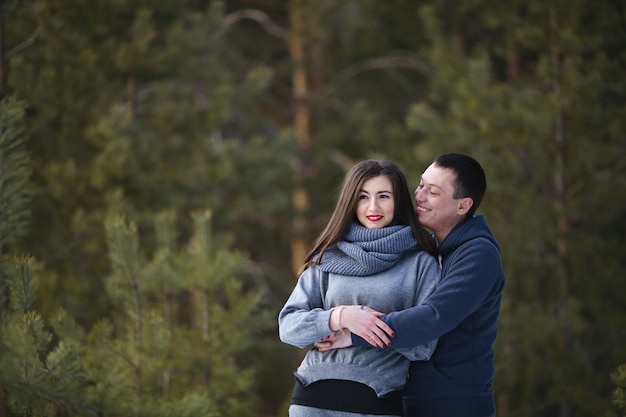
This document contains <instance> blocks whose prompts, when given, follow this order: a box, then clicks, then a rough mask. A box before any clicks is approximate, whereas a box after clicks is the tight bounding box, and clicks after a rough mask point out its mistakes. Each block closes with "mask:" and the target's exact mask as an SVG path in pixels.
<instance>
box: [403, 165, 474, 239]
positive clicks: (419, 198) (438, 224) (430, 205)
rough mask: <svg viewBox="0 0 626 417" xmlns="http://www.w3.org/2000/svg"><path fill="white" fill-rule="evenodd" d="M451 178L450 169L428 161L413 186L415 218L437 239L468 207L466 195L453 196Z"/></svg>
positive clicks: (447, 232) (446, 234)
mask: <svg viewBox="0 0 626 417" xmlns="http://www.w3.org/2000/svg"><path fill="white" fill-rule="evenodd" d="M455 180H456V174H455V173H454V172H453V171H452V170H450V169H447V168H441V167H438V166H436V165H435V164H431V165H430V166H429V167H428V168H427V169H426V171H424V173H423V174H422V178H421V179H420V184H419V186H418V187H417V189H416V190H415V194H414V196H415V202H416V203H417V210H416V212H417V216H418V218H419V221H420V223H421V224H422V225H424V226H426V227H428V228H429V229H431V230H432V231H433V232H434V233H435V237H436V238H437V241H438V242H439V243H441V242H442V241H443V240H444V239H445V238H446V236H448V234H449V233H450V231H451V230H452V229H453V228H454V226H456V225H457V224H458V223H460V222H461V221H462V220H463V219H464V218H465V213H467V211H468V210H469V207H471V201H472V200H471V199H470V198H461V199H454V198H453V195H454V182H455ZM468 204H469V206H468Z"/></svg>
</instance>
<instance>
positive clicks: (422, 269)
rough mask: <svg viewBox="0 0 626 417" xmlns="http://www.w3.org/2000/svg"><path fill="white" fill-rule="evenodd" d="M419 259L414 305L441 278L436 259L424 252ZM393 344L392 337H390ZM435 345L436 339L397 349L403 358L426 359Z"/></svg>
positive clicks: (433, 288)
mask: <svg viewBox="0 0 626 417" xmlns="http://www.w3.org/2000/svg"><path fill="white" fill-rule="evenodd" d="M418 256H420V260H419V268H418V271H417V277H416V279H417V281H418V285H417V291H416V293H415V305H420V304H422V303H423V302H424V300H425V299H426V298H428V296H429V295H430V294H432V293H433V292H434V291H435V288H436V286H437V284H438V283H439V281H440V280H441V267H440V266H439V263H438V261H437V260H436V259H435V258H434V257H432V256H430V255H428V254H426V253H424V252H423V253H421V254H420V255H418ZM391 343H392V346H393V339H391ZM436 347H437V339H435V340H431V341H430V342H427V343H424V344H423V345H418V346H414V347H409V348H403V349H397V350H396V351H397V352H398V353H400V354H401V355H402V356H404V357H405V358H407V359H409V360H412V361H427V360H429V359H430V357H431V356H432V354H433V352H434V351H435V348H436Z"/></svg>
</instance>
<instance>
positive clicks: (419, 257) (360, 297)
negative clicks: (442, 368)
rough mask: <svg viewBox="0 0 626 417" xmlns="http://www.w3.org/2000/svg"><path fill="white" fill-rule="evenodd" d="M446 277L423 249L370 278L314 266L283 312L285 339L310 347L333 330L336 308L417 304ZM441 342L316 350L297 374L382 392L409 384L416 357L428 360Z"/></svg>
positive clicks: (389, 308) (281, 330)
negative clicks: (351, 382) (443, 276)
mask: <svg viewBox="0 0 626 417" xmlns="http://www.w3.org/2000/svg"><path fill="white" fill-rule="evenodd" d="M440 277H441V269H440V267H439V265H438V263H437V261H436V259H435V258H433V257H432V256H431V255H429V254H428V253H426V252H423V251H411V252H408V253H406V254H405V255H404V256H403V257H402V258H401V259H400V260H399V261H398V262H397V263H396V264H395V265H394V266H393V267H391V268H390V269H387V270H385V271H382V272H378V273H376V274H373V275H368V276H360V277H356V276H346V275H340V274H335V273H327V272H322V271H321V270H320V268H319V267H317V266H312V267H310V268H308V269H307V270H306V271H304V272H303V273H302V275H301V276H300V278H299V279H298V283H297V284H296V287H295V288H294V290H293V292H292V293H291V296H290V297H289V299H288V300H287V302H286V304H285V306H284V307H283V308H282V310H281V311H280V313H279V316H278V324H279V335H280V339H281V340H282V341H283V342H285V343H288V344H290V345H293V346H297V347H299V348H304V347H306V346H309V345H311V344H313V343H314V342H316V341H318V340H319V339H321V338H322V337H324V336H326V335H328V334H331V333H333V332H332V330H331V329H330V326H329V319H330V309H331V308H333V307H335V306H338V305H353V304H361V305H366V306H368V307H371V308H373V309H375V310H378V311H382V312H391V311H398V310H403V309H406V308H409V307H413V306H415V305H417V304H420V303H421V302H422V301H423V300H424V299H425V298H426V297H427V296H428V295H430V294H431V293H432V292H433V290H434V288H435V286H436V284H437V282H438V281H439V279H440ZM392 344H393V340H392ZM436 344H437V341H436V340H433V341H430V342H428V343H426V344H424V345H421V346H417V347H414V348H407V349H399V350H394V349H372V348H368V347H349V348H345V349H334V350H332V351H330V352H326V353H321V352H319V351H318V350H317V349H315V348H312V349H310V350H309V351H308V352H307V354H306V356H305V358H304V360H303V361H302V363H301V364H300V366H299V367H298V369H297V371H296V372H295V376H296V378H297V379H298V380H299V381H300V382H302V383H303V384H304V385H305V386H307V385H309V384H311V383H313V382H315V381H319V380H323V379H344V380H350V381H356V382H360V383H363V384H366V385H369V386H370V387H372V388H373V389H374V390H375V391H376V393H377V394H378V396H382V395H384V394H387V393H389V392H391V391H395V390H398V389H401V388H403V387H404V385H405V382H406V374H407V371H408V368H409V364H410V361H413V360H428V359H429V358H430V356H431V355H432V353H433V351H434V350H435V346H436Z"/></svg>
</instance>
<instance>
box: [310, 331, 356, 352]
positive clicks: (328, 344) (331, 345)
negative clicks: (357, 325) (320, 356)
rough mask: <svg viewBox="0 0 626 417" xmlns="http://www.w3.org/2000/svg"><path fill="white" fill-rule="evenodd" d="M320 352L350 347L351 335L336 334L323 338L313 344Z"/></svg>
mask: <svg viewBox="0 0 626 417" xmlns="http://www.w3.org/2000/svg"><path fill="white" fill-rule="evenodd" d="M314 345H315V347H316V348H317V350H319V351H320V352H328V351H329V350H332V349H338V348H345V347H350V346H352V335H351V334H350V332H346V331H343V332H336V333H333V334H331V335H328V336H326V337H324V338H323V339H321V340H319V341H317V342H315V343H314Z"/></svg>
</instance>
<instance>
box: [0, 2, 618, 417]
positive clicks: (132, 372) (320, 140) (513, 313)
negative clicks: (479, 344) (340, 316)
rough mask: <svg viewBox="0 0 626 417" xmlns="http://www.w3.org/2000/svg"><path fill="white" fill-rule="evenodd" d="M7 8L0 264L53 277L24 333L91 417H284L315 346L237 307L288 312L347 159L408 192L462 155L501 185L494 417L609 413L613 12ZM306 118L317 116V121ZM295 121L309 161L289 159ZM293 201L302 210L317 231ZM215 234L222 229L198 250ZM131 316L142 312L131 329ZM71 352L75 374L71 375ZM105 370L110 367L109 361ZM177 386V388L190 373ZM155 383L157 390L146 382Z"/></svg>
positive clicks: (493, 221)
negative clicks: (394, 171) (291, 339)
mask: <svg viewBox="0 0 626 417" xmlns="http://www.w3.org/2000/svg"><path fill="white" fill-rule="evenodd" d="M2 7H3V12H4V14H3V16H4V20H3V21H2V22H1V24H2V30H3V33H4V36H3V38H2V42H3V43H4V44H3V45H2V48H0V51H4V54H5V57H4V58H5V59H4V61H3V63H2V74H3V77H2V85H1V86H0V93H1V95H3V96H6V98H5V99H3V101H2V106H3V107H2V113H1V114H0V123H1V125H0V135H2V136H1V137H2V140H3V142H2V143H0V158H6V155H8V153H7V151H6V149H7V148H6V147H3V146H5V144H6V143H8V142H7V140H8V139H7V138H14V139H10V140H13V141H15V140H18V141H19V147H17V148H16V149H18V148H19V153H13V154H12V155H13V158H15V159H13V160H14V161H19V163H18V164H17V165H13V168H10V170H9V169H7V167H8V166H9V165H6V164H4V165H2V166H0V181H2V182H0V193H2V192H5V193H6V190H7V188H6V186H5V184H8V182H7V181H6V180H5V179H4V178H8V176H10V175H12V176H13V177H12V178H20V180H19V181H17V182H15V181H14V182H13V185H12V187H14V188H13V189H14V190H16V192H17V194H11V197H8V198H5V197H3V198H2V200H0V218H1V219H7V218H9V217H7V216H18V217H16V218H18V219H19V221H11V222H8V221H7V222H2V224H1V225H0V229H1V230H2V233H1V234H0V238H1V239H2V240H0V249H2V251H3V253H8V254H12V255H21V254H27V255H28V256H29V258H28V259H30V257H32V259H36V260H37V261H36V263H37V265H40V268H41V270H42V271H45V274H41V276H45V279H39V280H38V284H37V288H38V294H39V296H38V298H37V309H36V310H32V311H33V312H32V313H29V314H31V315H32V319H31V322H32V323H33V325H34V323H35V322H36V321H37V320H40V321H41V323H49V324H48V325H49V326H51V327H52V329H53V330H46V328H45V327H41V329H40V330H41V334H42V337H43V335H44V333H45V332H51V333H49V334H50V335H52V336H51V337H53V340H52V341H51V343H50V344H48V345H45V346H43V345H42V347H40V351H41V353H40V359H41V358H44V357H47V355H52V356H50V359H52V358H55V359H54V360H55V361H57V362H59V363H64V364H65V365H64V366H65V367H66V368H64V369H67V372H68V374H67V375H78V373H76V372H77V371H76V369H77V368H74V363H80V365H81V368H80V369H81V370H82V371H81V372H86V371H87V370H89V372H92V374H90V376H89V378H94V379H95V378H99V379H100V380H101V381H104V382H103V384H100V385H89V384H85V383H84V382H85V380H80V379H71V378H70V379H71V380H72V381H73V382H72V384H74V383H76V382H78V383H79V385H80V387H81V388H80V389H82V390H85V391H84V392H82V394H84V395H85V397H84V398H83V399H88V402H89V404H90V407H91V406H93V407H96V408H97V409H104V408H105V406H108V405H110V404H119V405H120V406H122V404H124V405H123V406H124V407H128V410H130V409H133V410H134V411H135V412H137V408H136V407H138V404H140V403H141V402H140V401H139V402H137V401H135V400H136V399H137V398H151V401H152V399H156V398H159V396H160V397H162V400H155V401H152V403H151V404H152V405H153V406H154V409H152V408H149V409H148V408H142V410H141V411H142V412H143V413H146V415H153V413H154V415H156V414H158V413H167V412H168V410H170V411H171V410H173V409H174V407H178V406H180V409H179V410H182V409H183V408H184V409H185V410H188V411H185V412H186V413H188V414H189V415H191V414H192V413H194V412H202V413H205V414H207V415H209V414H210V413H215V415H228V414H225V413H226V411H225V410H226V409H229V407H232V409H231V411H235V410H238V411H239V412H240V414H239V415H259V416H273V415H276V414H277V413H278V411H277V410H281V412H282V413H283V414H284V410H285V404H286V401H287V400H288V398H289V395H290V391H291V386H292V383H293V381H292V377H291V373H292V371H293V369H294V368H295V366H296V364H297V363H298V360H299V356H300V355H301V352H298V351H295V349H293V348H291V347H288V346H284V345H282V344H281V343H280V342H279V341H278V338H277V337H276V329H275V327H265V324H264V323H265V321H264V320H265V319H267V317H265V316H263V315H260V316H259V317H258V319H259V322H257V321H256V319H255V320H252V319H250V320H251V321H250V323H246V320H248V319H243V318H244V317H256V313H253V312H252V311H249V310H246V306H248V307H252V306H253V305H258V304H259V303H260V304H262V306H263V308H264V309H267V310H264V311H269V312H273V313H270V316H271V315H274V316H275V314H276V313H277V312H278V309H279V308H280V307H281V306H282V303H283V302H284V300H285V298H286V296H287V294H288V293H289V292H290V290H291V288H292V286H293V284H294V282H295V277H294V275H293V271H292V267H291V262H292V260H291V255H292V247H291V245H292V244H293V243H292V238H293V236H294V235H295V234H296V230H295V229H294V223H293V219H294V218H295V217H297V216H303V218H304V219H306V221H305V222H304V223H305V224H304V225H303V227H304V230H298V231H297V232H298V233H297V234H299V235H301V236H300V237H301V238H303V239H305V241H306V242H307V243H310V241H311V239H313V238H314V236H315V235H316V234H317V233H319V231H320V230H321V228H322V227H323V225H324V224H325V222H326V220H327V216H328V215H329V213H330V210H331V209H332V207H333V205H334V200H335V196H336V193H337V190H338V187H339V183H340V181H341V179H342V177H343V174H344V172H345V171H346V170H347V169H348V168H349V167H351V166H352V164H353V163H354V162H355V161H357V160H360V159H364V158H370V157H377V158H378V157H382V158H389V159H392V160H394V161H395V162H396V163H398V165H399V166H401V167H402V168H403V169H405V171H406V173H407V177H408V179H409V182H410V183H411V184H414V185H415V184H417V182H418V180H419V175H420V173H421V172H422V171H423V169H424V168H425V167H426V166H427V165H428V164H429V162H430V161H431V160H432V159H433V158H434V157H435V156H437V155H438V154H440V153H443V152H464V153H468V154H470V155H472V156H474V157H476V158H477V159H478V160H479V161H480V162H481V163H482V164H483V166H484V168H485V170H486V173H487V176H488V182H489V187H488V193H487V196H486V198H485V201H484V202H483V204H482V206H481V209H480V211H482V212H483V213H485V214H486V215H487V218H488V220H489V223H490V225H491V227H492V229H493V230H494V233H495V234H496V237H497V238H498V241H499V243H500V245H501V247H502V250H503V256H504V265H505V269H506V273H507V287H506V290H505V291H506V292H505V296H504V301H503V306H502V315H501V323H500V335H499V338H498V342H497V345H496V350H497V357H496V367H497V375H496V380H495V390H496V396H497V402H498V415H499V416H501V417H502V416H504V417H507V416H511V417H518V416H519V417H522V416H533V417H535V416H553V415H559V416H561V417H577V416H581V417H582V416H585V417H586V416H588V415H598V416H600V415H607V416H612V415H615V414H614V413H615V412H614V409H613V408H612V401H611V398H612V395H613V391H614V389H615V386H614V382H613V381H612V380H611V377H610V375H612V374H613V373H615V372H616V369H617V367H618V366H619V365H620V364H623V363H624V362H626V356H625V355H626V352H625V351H624V349H623V348H622V347H623V346H624V344H625V342H626V334H625V333H624V330H623V329H625V328H626V312H625V311H624V309H623V306H624V305H626V283H625V281H624V280H623V279H620V278H619V277H620V276H621V271H623V270H624V267H625V266H626V265H625V260H624V258H623V256H622V255H623V254H622V252H623V247H624V243H625V242H624V236H626V222H625V221H624V214H626V213H625V212H624V207H626V201H625V200H626V196H625V195H624V194H623V193H621V192H620V190H623V189H624V188H625V185H626V184H624V183H625V180H626V176H625V175H624V170H625V163H624V158H623V155H624V151H625V148H626V140H625V139H624V130H625V125H624V124H625V121H624V114H626V108H625V105H626V77H625V76H624V75H626V48H625V46H626V30H625V29H624V28H626V25H625V24H624V22H626V15H625V10H624V8H623V7H622V6H621V5H619V4H618V3H616V2H614V1H609V0H599V1H597V0H594V1H593V2H592V1H590V0H582V1H579V2H574V3H572V2H566V1H552V2H541V1H539V0H515V1H512V2H508V3H507V4H506V5H503V4H501V3H500V2H496V1H489V0H483V1H476V0H458V1H456V2H442V1H426V2H419V3H416V2H414V1H412V0H391V1H386V2H380V1H376V0H346V1H342V2H335V1H331V0H318V1H315V2H306V1H299V0H291V1H289V2H284V1H279V0H264V1H259V0H244V1H210V0H201V1H198V0H182V1H180V0H176V1H174V0H166V1H160V2H149V1H145V0H132V1H109V0H106V1H105V0H94V1H90V2H84V1H81V0H46V1H43V0H33V1H23V0H4V2H3V6H2ZM294 16H307V18H306V19H305V20H304V24H303V26H302V27H300V26H299V27H298V31H299V32H298V36H299V38H298V39H300V40H302V43H301V44H299V46H301V47H302V48H303V51H301V52H303V55H302V56H303V62H302V64H303V66H302V67H301V68H299V70H302V74H304V75H305V81H306V87H307V88H306V95H305V96H303V97H296V96H295V95H294V82H296V81H295V80H296V77H294V73H295V71H296V68H295V65H294V61H293V56H294V53H296V52H298V51H294V45H295V44H294V43H293V42H292V43H290V33H291V32H290V31H291V29H292V28H293V21H292V19H293V18H294ZM7 104H8V106H7ZM297 106H300V107H298V108H304V109H306V110H307V112H308V113H307V114H308V119H306V120H304V123H303V122H302V120H300V122H299V123H296V117H297V115H296V110H295V109H296V107H297ZM298 117H299V116H298ZM303 126H304V128H306V129H308V130H307V131H306V132H304V133H306V134H308V135H309V136H310V138H311V144H310V147H308V148H304V147H302V145H301V144H300V142H299V141H298V138H299V137H300V136H299V135H302V133H303V132H302V131H301V129H302V128H303ZM14 132H16V133H17V135H16V133H14ZM15 138H17V139H15ZM15 143H17V142H15ZM11 152H13V151H11ZM3 160H4V159H3ZM303 171H304V172H303ZM27 179H28V181H27ZM296 190H306V192H307V193H308V195H307V200H306V201H307V206H306V207H305V208H304V212H299V211H298V210H301V209H300V208H297V207H295V206H294V199H295V197H296V195H295V193H296ZM1 204H11V205H12V207H13V208H12V209H11V210H9V209H7V208H6V207H8V206H6V205H1ZM205 208H210V212H211V215H210V220H209V219H208V218H207V217H206V216H205V215H203V214H200V213H203V211H202V210H204V209H205ZM174 213H178V215H175V214H174ZM181 213H192V215H190V216H183V215H180V214H181ZM196 213H198V214H196ZM11 218H14V217H11ZM27 219H28V221H26V220H27ZM208 224H210V225H211V230H210V233H209V232H208V231H206V232H202V231H199V228H200V229H202V228H203V227H208V226H207V225H208ZM28 225H30V227H29V228H28V229H25V227H26V226H28ZM202 225H204V226H202ZM300 226H302V225H300ZM5 229H7V231H6V232H5ZM204 230H208V229H204ZM206 235H210V236H212V238H211V239H212V240H211V242H212V243H210V245H216V246H213V247H212V249H207V250H206V253H204V255H203V256H213V257H214V258H211V259H205V258H203V257H202V256H201V254H198V253H197V252H195V251H197V249H198V247H203V246H197V245H206V244H208V243H207V242H204V243H201V242H203V239H204V238H203V237H202V236H206ZM116 245H120V246H119V247H118V246H116ZM183 247H186V248H187V249H186V250H183V249H179V248H183ZM217 248H221V249H225V248H227V250H226V251H225V252H219V250H218V249H217ZM233 248H234V249H233ZM216 250H217V251H216ZM297 261H298V260H297V259H296V262H297ZM30 262H34V261H29V262H28V263H30ZM242 265H245V272H243V271H241V270H239V269H238V268H239V267H241V266H242ZM128 274H130V275H128ZM233 276H234V277H236V278H237V279H232V280H228V279H227V277H233ZM3 282H4V279H3ZM213 286H215V287H213ZM133 291H135V293H133ZM133 294H135V298H133V297H131V296H132V295H133ZM137 297H139V298H141V297H145V300H142V303H141V306H143V307H142V308H141V309H140V310H137V309H136V307H137V304H136V301H137ZM255 297H261V298H262V300H259V299H258V298H255ZM7 306H8V305H7ZM228 308H232V309H233V310H232V311H233V312H234V311H238V312H239V314H240V315H236V314H234V313H229V312H228V311H229V310H228ZM59 309H61V310H62V311H64V313H63V314H61V315H59V314H58V313H57V312H58V311H59ZM3 311H4V310H3ZM166 312H169V313H167V314H166ZM6 314H7V315H3V318H2V322H3V326H5V329H8V328H6V326H8V323H9V321H10V320H14V318H11V319H9V316H8V314H9V313H8V312H7V313H6ZM10 314H13V313H10ZM207 316H208V317H213V318H220V319H222V320H225V322H224V323H223V324H229V325H233V326H242V327H241V330H243V329H247V331H248V332H252V333H254V334H255V337H254V338H248V337H247V336H246V334H245V332H244V333H240V332H239V331H237V332H235V333H233V334H230V332H229V331H227V330H226V328H222V327H220V326H221V325H220V324H217V323H215V324H213V325H211V326H209V328H208V329H209V330H207V329H204V330H202V329H203V327H202V325H203V324H202V323H203V321H202V320H203V318H205V317H207ZM11 317H14V316H12V315H11ZM35 317H38V319H37V320H35ZM262 318H263V320H262ZM270 321H271V320H270ZM11 323H14V322H13V321H11ZM204 323H205V324H206V322H204ZM139 324H142V326H140V327H141V331H139V330H138V329H137V327H136V326H138V325H139ZM12 325H16V326H17V324H12ZM274 326H275V325H274ZM71 329H73V330H71ZM238 329H239V327H238ZM203 331H209V332H210V333H203ZM211 332H216V333H211ZM3 334H4V336H3V337H6V334H7V333H6V332H5V333H3ZM17 334H19V333H16V335H17ZM207 334H210V335H212V336H211V337H208V338H207ZM42 340H43V339H42ZM181 342H183V343H181ZM184 342H187V343H184ZM24 343H26V342H25V341H24ZM28 343H31V342H28ZM32 343H34V342H32ZM216 343H218V344H220V346H222V344H223V346H222V347H223V348H224V349H225V350H224V351H221V350H220V349H219V348H218V346H216V345H215V344H216ZM100 344H102V346H107V352H101V351H98V348H99V347H102V346H100ZM3 345H4V346H5V348H6V345H7V340H6V339H3ZM148 345H149V346H151V347H152V348H153V349H154V350H153V351H148V350H147V349H146V346H148ZM33 346H34V345H33ZM55 352H56V353H55ZM64 352H77V353H76V354H77V355H78V356H77V357H79V358H80V360H79V359H76V362H72V361H70V360H69V359H67V360H65V361H64V360H63V359H62V358H70V357H71V355H69V354H68V353H64ZM116 352H117V353H116ZM105 354H106V355H107V360H108V361H109V363H110V364H111V365H110V366H107V365H105V364H104V362H103V361H102V360H99V359H98V355H105ZM203 355H204V356H203ZM224 355H225V356H224ZM121 358H126V361H125V362H124V361H122V360H121ZM29 360H33V361H35V359H34V358H32V357H31V358H30V359H29ZM213 361H215V362H213ZM33 363H36V361H35V362H33ZM131 364H132V366H130V365H131ZM138 364H142V366H141V367H139V366H137V365H138ZM218 365H219V366H222V365H223V368H221V370H217V367H218ZM214 368H215V369H214ZM137 369H141V370H142V372H143V374H142V376H141V377H138V376H137V373H136V372H137ZM211 369H213V370H214V371H215V373H213V372H210V370H211ZM108 371H113V372H108ZM240 371H242V372H241V375H240V377H236V376H235V373H238V372H240ZM181 372H182V373H187V375H188V379H187V380H185V381H182V380H180V379H176V376H179V375H181V374H180V373H181ZM207 372H208V373H207ZM209 373H210V374H211V375H210V377H211V378H209V376H208V375H209ZM144 377H145V378H148V379H149V381H150V384H148V385H145V386H144V385H143V384H141V385H138V383H139V382H138V381H141V380H142V378H144ZM68 378H69V376H68ZM77 378H78V376H77ZM138 378H139V379H138ZM167 378H172V379H171V381H172V383H171V384H170V385H169V387H170V391H169V392H170V393H171V395H170V397H167V396H166V395H164V394H163V388H164V386H165V385H167V384H165V381H166V380H167ZM194 378H198V379H194ZM7 381H8V379H2V383H3V385H4V384H7V383H8V382H7ZM81 381H82V382H81ZM87 381H91V379H87ZM198 381H202V382H201V383H198ZM81 384H82V385H81ZM159 384H160V386H159ZM5 386H6V385H5ZM33 386H34V385H33ZM139 386H141V388H142V389H141V390H140V391H141V392H139V391H138V387H139ZM68 387H69V385H68ZM129 387H130V388H129ZM190 387H191V388H190ZM70 388H71V389H70ZM70 388H68V389H69V390H70V391H75V390H76V386H74V385H72V387H70ZM196 388H198V390H196ZM209 388H210V389H209ZM55 389H56V388H55ZM202 389H204V391H202ZM157 392H160V394H157ZM209 392H210V394H207V393H209ZM243 393H247V394H248V396H245V395H244V396H241V395H242V394H243ZM183 394H184V395H183ZM59 395H60V394H59ZM166 397H167V399H166ZM11 398H13V397H11ZM11 398H5V399H4V400H6V401H2V400H3V398H0V406H2V404H5V405H7V406H8V404H9V401H8V400H11ZM15 398H18V397H15ZM133 398H134V399H135V400H134V399H133ZM244 398H245V400H244ZM248 400H249V401H248ZM182 404H185V406H184V407H183V406H182ZM617 405H619V404H617ZM98 407H99V408H98ZM238 407H242V408H241V409H239V408H238ZM244 409H245V412H244V411H243V410H244ZM56 412H59V413H60V411H59V410H57V411H56ZM41 413H42V414H41V415H45V414H46V412H44V411H42V412H41ZM242 413H243V414H242ZM163 415H165V414H163ZM233 415H234V414H233Z"/></svg>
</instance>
